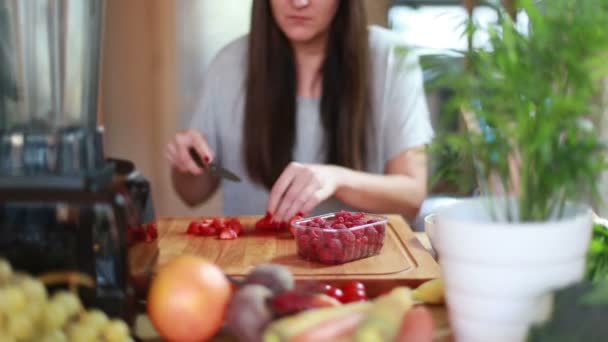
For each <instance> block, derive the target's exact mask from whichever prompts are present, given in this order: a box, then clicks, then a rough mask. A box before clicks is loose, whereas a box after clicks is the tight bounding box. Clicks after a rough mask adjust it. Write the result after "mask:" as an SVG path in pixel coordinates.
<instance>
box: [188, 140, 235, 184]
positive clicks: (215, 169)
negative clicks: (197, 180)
mask: <svg viewBox="0 0 608 342" xmlns="http://www.w3.org/2000/svg"><path fill="white" fill-rule="evenodd" d="M188 151H189V152H190V157H192V160H194V162H195V163H196V165H198V167H200V168H201V169H208V170H209V171H211V172H212V173H214V174H215V175H217V176H219V177H222V178H225V179H228V180H231V181H233V182H237V183H238V182H240V181H241V178H240V177H239V176H237V175H235V174H234V173H233V172H231V171H228V170H226V169H224V168H223V167H221V166H218V165H217V164H215V163H209V164H205V163H204V162H203V160H202V159H201V156H200V155H199V154H198V153H197V152H196V150H195V149H194V148H192V147H190V148H189V149H188Z"/></svg>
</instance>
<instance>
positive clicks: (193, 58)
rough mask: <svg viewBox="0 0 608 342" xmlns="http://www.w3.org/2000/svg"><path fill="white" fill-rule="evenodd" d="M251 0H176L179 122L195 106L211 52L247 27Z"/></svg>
mask: <svg viewBox="0 0 608 342" xmlns="http://www.w3.org/2000/svg"><path fill="white" fill-rule="evenodd" d="M251 2H252V0H178V1H177V39H178V41H177V44H178V46H177V48H178V69H179V103H180V108H179V113H180V115H181V122H182V124H183V125H185V124H187V123H188V122H189V120H190V117H191V115H192V112H193V111H194V109H195V108H196V107H195V106H196V101H197V99H198V91H199V89H200V83H201V79H202V77H203V75H204V72H205V70H206V68H207V66H208V65H209V62H211V60H212V59H213V57H214V56H215V54H216V53H217V52H218V51H219V50H220V49H221V48H222V47H223V46H224V45H226V44H228V43H229V42H230V41H232V40H233V39H235V38H237V37H239V36H241V35H243V34H246V33H247V32H248V31H249V24H250V16H251Z"/></svg>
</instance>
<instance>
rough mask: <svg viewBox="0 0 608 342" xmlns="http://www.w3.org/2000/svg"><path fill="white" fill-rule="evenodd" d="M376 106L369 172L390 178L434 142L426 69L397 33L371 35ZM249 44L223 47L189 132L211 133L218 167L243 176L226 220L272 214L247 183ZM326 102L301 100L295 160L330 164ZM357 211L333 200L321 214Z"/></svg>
mask: <svg viewBox="0 0 608 342" xmlns="http://www.w3.org/2000/svg"><path fill="white" fill-rule="evenodd" d="M369 44H370V58H371V62H372V66H371V73H372V75H371V82H372V84H371V87H370V88H371V89H372V94H371V101H372V113H371V115H372V117H373V120H374V127H375V134H374V136H375V138H374V140H373V141H370V142H369V148H368V154H369V156H368V160H367V170H366V171H367V172H370V173H377V174H383V173H384V169H385V165H386V163H387V162H388V161H389V160H391V159H392V158H393V157H395V156H397V155H398V154H399V153H401V152H403V151H405V150H407V149H409V148H412V147H417V146H421V145H425V144H428V143H429V142H430V141H431V139H432V136H433V129H432V127H431V123H430V116H429V111H428V108H427V103H426V98H425V93H424V87H423V80H422V70H421V69H420V66H419V64H418V57H417V56H416V55H415V54H413V53H412V52H410V53H408V54H407V55H403V54H402V53H401V54H399V53H397V51H396V49H395V48H396V47H397V46H404V44H403V43H402V42H401V41H400V40H399V37H398V36H396V34H395V33H393V32H391V31H389V30H386V29H383V28H380V27H375V26H372V27H370V28H369ZM247 46H248V43H247V37H246V36H245V37H242V38H239V39H237V40H236V41H234V42H232V43H230V44H229V45H227V46H226V47H225V48H223V49H222V50H221V51H220V52H219V53H218V55H217V56H216V57H215V59H214V60H213V62H212V63H211V65H210V66H209V68H208V71H207V74H206V77H205V80H204V85H203V90H202V93H201V100H200V104H199V106H198V108H197V111H196V113H194V116H193V118H192V122H191V124H190V127H191V128H193V129H196V130H198V131H200V132H201V133H203V134H205V135H206V137H207V139H208V141H209V144H210V145H211V148H212V149H213V150H214V151H215V155H216V162H217V163H219V165H221V166H223V167H225V168H227V169H229V170H231V171H233V172H235V173H237V174H238V175H239V176H240V177H241V178H242V179H243V182H241V183H233V182H230V181H223V182H222V188H223V191H224V214H225V215H261V214H264V212H265V211H266V206H267V203H268V190H266V189H265V188H264V187H263V186H261V185H259V184H256V183H253V182H252V181H251V179H250V178H249V177H248V174H247V170H246V167H245V163H244V158H243V155H242V148H241V144H242V133H241V132H242V127H243V117H244V110H243V108H244V99H245V77H246V74H247V72H246V70H247V67H246V65H247V63H246V62H247ZM319 105H320V100H318V99H308V98H299V99H298V100H297V114H296V115H297V120H296V122H297V126H296V127H297V134H296V136H297V138H296V145H295V147H294V152H293V153H294V154H293V156H294V161H298V162H302V163H323V162H324V161H325V158H324V156H325V154H324V151H323V150H322V145H321V142H322V141H323V136H324V131H323V127H322V125H321V119H320V115H319ZM338 209H351V208H348V207H347V206H345V205H344V204H343V203H341V202H339V201H338V200H337V199H335V198H332V199H329V200H327V201H325V202H324V203H322V204H321V205H319V207H317V209H316V210H315V214H316V213H326V212H331V211H336V210H338Z"/></svg>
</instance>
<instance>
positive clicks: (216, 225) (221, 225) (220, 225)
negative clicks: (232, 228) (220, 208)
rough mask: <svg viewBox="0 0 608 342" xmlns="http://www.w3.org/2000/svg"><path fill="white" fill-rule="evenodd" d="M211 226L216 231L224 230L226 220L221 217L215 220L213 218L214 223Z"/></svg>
mask: <svg viewBox="0 0 608 342" xmlns="http://www.w3.org/2000/svg"><path fill="white" fill-rule="evenodd" d="M211 226H212V227H214V228H215V229H223V228H225V225H224V220H222V219H221V218H219V217H215V218H213V221H212V222H211Z"/></svg>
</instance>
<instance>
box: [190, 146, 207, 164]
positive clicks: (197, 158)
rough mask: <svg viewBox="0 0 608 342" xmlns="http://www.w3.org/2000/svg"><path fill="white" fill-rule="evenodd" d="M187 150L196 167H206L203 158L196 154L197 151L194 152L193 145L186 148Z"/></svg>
mask: <svg viewBox="0 0 608 342" xmlns="http://www.w3.org/2000/svg"><path fill="white" fill-rule="evenodd" d="M188 152H190V157H192V160H194V162H195V163H196V165H197V166H198V167H200V168H201V169H204V168H206V166H205V163H203V160H202V159H201V156H200V155H199V154H198V152H196V150H195V149H194V148H193V147H190V148H189V149H188Z"/></svg>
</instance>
